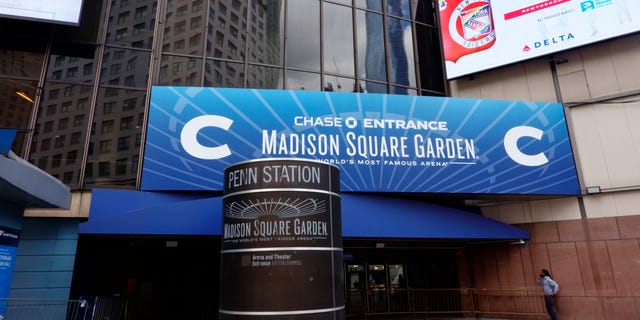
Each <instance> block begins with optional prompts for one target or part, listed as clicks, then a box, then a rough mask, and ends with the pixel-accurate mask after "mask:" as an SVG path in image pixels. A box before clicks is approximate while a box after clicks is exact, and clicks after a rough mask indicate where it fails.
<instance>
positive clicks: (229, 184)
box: [220, 158, 344, 319]
mask: <svg viewBox="0 0 640 320" xmlns="http://www.w3.org/2000/svg"><path fill="white" fill-rule="evenodd" d="M224 176H225V179H224V180H225V181H224V200H223V230H222V251H221V279H220V289H221V292H220V318H221V319H255V318H260V319H343V318H344V293H343V288H342V286H343V279H342V277H343V275H342V234H341V232H342V227H341V223H340V222H341V215H340V195H339V188H340V177H339V170H338V168H337V167H336V166H333V165H331V164H327V163H325V162H321V161H312V160H303V159H293V158H291V159H269V158H267V159H260V160H254V161H247V162H241V163H237V164H235V165H231V166H229V167H227V168H226V169H225V171H224Z"/></svg>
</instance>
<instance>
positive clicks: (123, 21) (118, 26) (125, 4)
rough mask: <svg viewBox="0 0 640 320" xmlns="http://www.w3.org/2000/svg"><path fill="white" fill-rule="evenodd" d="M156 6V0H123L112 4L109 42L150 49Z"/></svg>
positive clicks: (108, 29) (108, 30)
mask: <svg viewBox="0 0 640 320" xmlns="http://www.w3.org/2000/svg"><path fill="white" fill-rule="evenodd" d="M156 8H157V2H156V0H136V1H121V2H120V5H119V6H112V7H111V12H110V13H111V15H110V17H109V21H110V22H109V26H108V27H107V44H112V45H120V46H128V47H134V48H144V49H150V48H151V44H152V43H153V27H154V24H155V12H156Z"/></svg>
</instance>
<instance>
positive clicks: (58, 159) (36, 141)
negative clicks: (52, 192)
mask: <svg viewBox="0 0 640 320" xmlns="http://www.w3.org/2000/svg"><path fill="white" fill-rule="evenodd" d="M92 89H93V86H87V85H79V84H69V83H51V82H49V83H46V84H45V87H44V90H43V97H42V101H41V104H40V105H41V108H40V109H39V112H38V114H37V118H36V130H35V132H34V135H33V142H32V146H31V153H30V154H29V161H30V162H31V163H33V164H36V165H37V166H38V167H40V169H42V170H45V171H47V172H48V173H49V174H51V175H53V176H55V177H57V178H58V179H61V180H63V182H64V183H65V184H67V185H69V186H77V185H78V183H79V178H80V176H79V175H80V166H79V165H78V164H77V163H78V161H79V160H80V159H81V157H82V154H83V151H84V145H83V143H82V142H83V141H84V133H85V132H86V129H87V121H88V120H89V119H87V118H86V115H87V114H88V113H89V108H90V106H89V105H90V99H91V92H92Z"/></svg>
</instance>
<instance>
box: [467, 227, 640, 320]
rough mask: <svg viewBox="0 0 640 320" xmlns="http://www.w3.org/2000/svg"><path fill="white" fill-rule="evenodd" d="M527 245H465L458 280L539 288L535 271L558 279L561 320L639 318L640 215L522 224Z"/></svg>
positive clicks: (485, 285)
mask: <svg viewBox="0 0 640 320" xmlns="http://www.w3.org/2000/svg"><path fill="white" fill-rule="evenodd" d="M520 227H522V228H524V229H527V230H529V232H530V233H531V240H530V241H527V243H526V244H525V245H517V244H483V245H472V246H470V247H468V249H467V251H466V253H467V259H468V263H469V264H468V266H469V268H468V271H463V272H462V273H461V277H462V279H461V283H462V284H463V285H465V284H467V283H468V284H470V286H471V287H476V288H523V287H527V288H533V287H537V277H538V273H539V270H540V269H542V268H546V269H548V270H549V271H550V272H551V274H552V276H553V278H554V279H555V280H556V281H557V282H558V283H559V284H560V294H559V296H558V311H559V318H560V319H562V320H570V319H575V320H591V319H593V320H627V319H638V320H640V216H628V217H612V218H597V219H588V220H586V221H582V220H570V221H553V222H541V223H532V224H526V225H520Z"/></svg>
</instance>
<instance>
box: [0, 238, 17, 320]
mask: <svg viewBox="0 0 640 320" xmlns="http://www.w3.org/2000/svg"><path fill="white" fill-rule="evenodd" d="M19 238H20V230H17V229H13V228H9V227H5V226H0V298H8V297H9V289H10V288H11V279H12V278H13V277H12V276H13V268H14V265H15V260H16V255H17V252H18V240H19ZM6 309H7V301H6V300H3V301H0V319H3V318H4V317H5V312H6Z"/></svg>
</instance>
